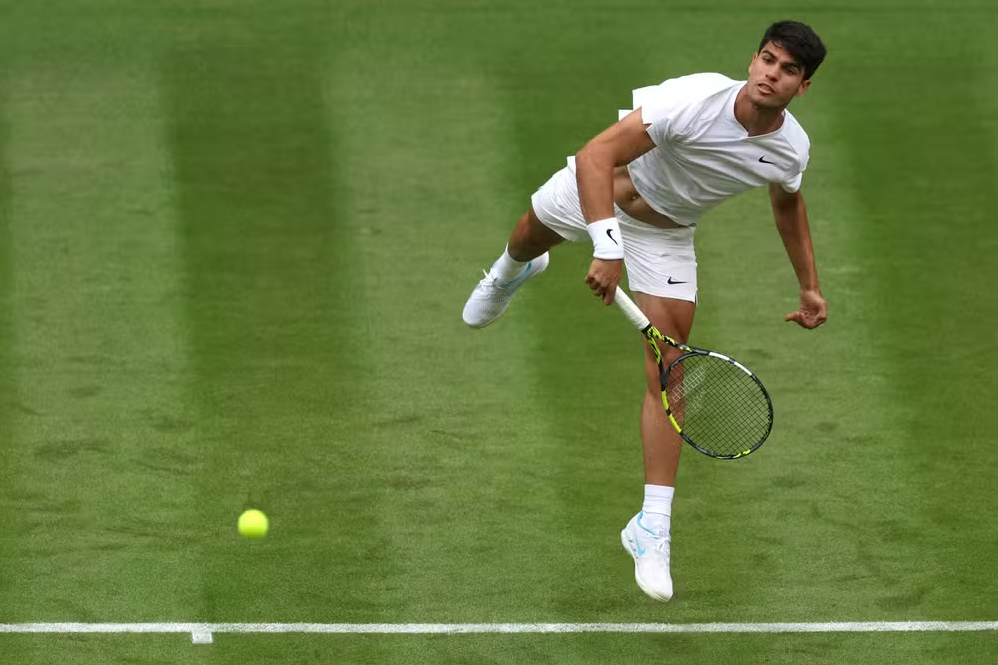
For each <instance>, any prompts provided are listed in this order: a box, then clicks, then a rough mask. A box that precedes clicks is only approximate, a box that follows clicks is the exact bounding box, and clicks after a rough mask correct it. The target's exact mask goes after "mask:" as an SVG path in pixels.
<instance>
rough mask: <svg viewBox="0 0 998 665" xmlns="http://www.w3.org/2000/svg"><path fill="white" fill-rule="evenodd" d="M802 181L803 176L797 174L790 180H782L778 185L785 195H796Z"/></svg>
mask: <svg viewBox="0 0 998 665" xmlns="http://www.w3.org/2000/svg"><path fill="white" fill-rule="evenodd" d="M803 181H804V174H803V173H798V174H797V175H795V176H794V177H793V178H791V179H790V180H784V181H783V182H781V183H780V186H781V187H783V191H784V192H786V193H787V194H796V193H797V192H798V191H799V190H800V186H801V183H802V182H803Z"/></svg>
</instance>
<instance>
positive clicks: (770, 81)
mask: <svg viewBox="0 0 998 665" xmlns="http://www.w3.org/2000/svg"><path fill="white" fill-rule="evenodd" d="M810 86H811V82H810V81H805V80H804V67H803V66H802V65H801V64H800V63H799V62H797V60H795V59H794V57H793V56H792V55H790V54H789V53H788V52H787V51H785V50H783V48H781V47H780V46H777V45H776V44H774V43H773V42H767V43H766V45H765V46H764V47H762V50H761V51H759V52H758V53H756V54H755V55H753V56H752V63H751V64H750V65H749V77H748V96H749V100H750V101H751V102H752V103H753V104H756V105H758V106H768V107H772V108H776V107H784V106H786V105H787V104H789V103H790V102H791V101H792V100H793V98H794V97H797V96H799V95H803V94H804V93H805V92H807V89H808V88H809V87H810Z"/></svg>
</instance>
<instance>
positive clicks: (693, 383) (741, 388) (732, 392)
mask: <svg viewBox="0 0 998 665" xmlns="http://www.w3.org/2000/svg"><path fill="white" fill-rule="evenodd" d="M666 383H667V385H666V397H667V398H668V401H669V406H670V409H671V411H672V415H673V417H674V418H675V419H676V422H677V423H679V426H680V427H681V428H682V430H683V434H684V435H686V437H687V438H688V439H689V440H691V441H692V442H693V443H694V444H695V445H697V446H698V447H700V448H704V449H705V450H707V451H709V452H710V453H712V454H715V455H718V456H733V455H738V454H740V453H742V452H744V451H746V450H749V449H751V448H753V447H755V446H756V445H757V444H758V443H760V442H761V441H762V440H763V439H765V438H766V436H767V435H768V434H769V430H770V428H771V427H772V411H771V408H770V402H769V398H768V397H767V395H766V393H765V391H764V390H763V388H762V386H760V385H759V383H758V382H757V381H756V380H755V379H754V378H753V377H752V376H751V375H750V374H748V373H747V372H745V371H744V370H742V369H741V368H740V367H738V366H737V365H734V364H732V363H730V362H728V361H727V360H725V359H724V358H718V357H716V356H709V355H702V354H691V355H686V356H683V357H682V358H681V359H680V360H679V361H678V362H676V363H674V364H673V365H672V366H671V368H670V370H669V373H668V376H667V379H666Z"/></svg>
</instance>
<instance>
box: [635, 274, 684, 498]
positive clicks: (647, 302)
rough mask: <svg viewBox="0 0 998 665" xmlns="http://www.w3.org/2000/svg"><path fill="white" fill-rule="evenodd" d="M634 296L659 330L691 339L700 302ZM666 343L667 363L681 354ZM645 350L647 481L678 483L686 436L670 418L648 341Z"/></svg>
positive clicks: (643, 417) (643, 424)
mask: <svg viewBox="0 0 998 665" xmlns="http://www.w3.org/2000/svg"><path fill="white" fill-rule="evenodd" d="M634 300H635V302H636V303H637V305H638V307H640V308H641V311H642V312H644V313H645V316H647V317H648V320H649V321H651V323H652V325H653V326H655V327H656V328H658V329H659V331H661V332H662V333H663V334H665V335H668V336H669V337H672V338H673V339H675V340H677V341H679V342H683V343H688V341H689V336H690V329H691V328H692V327H693V315H694V313H695V311H696V303H694V302H689V301H688V300H679V299H674V298H661V297H658V296H652V295H648V294H646V293H635V294H634ZM662 347H663V348H662V349H661V350H662V353H663V355H664V356H665V363H666V365H668V363H670V362H672V361H673V360H675V359H676V358H677V357H678V356H679V351H678V350H677V349H675V348H673V347H671V346H668V345H664V344H663V345H662ZM644 350H645V379H646V383H647V386H646V390H645V396H644V402H643V404H642V407H641V443H642V447H643V449H644V462H645V484H646V485H652V486H664V487H675V486H676V469H677V468H678V467H679V453H680V452H681V451H682V439H680V438H679V434H677V433H676V430H675V428H674V427H673V426H672V423H670V422H669V417H668V416H666V415H665V409H664V408H663V406H662V388H661V383H660V381H659V375H658V364H657V363H656V362H655V355H654V354H653V353H652V350H651V348H650V347H649V346H648V345H647V344H645V345H644Z"/></svg>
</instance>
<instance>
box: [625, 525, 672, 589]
mask: <svg viewBox="0 0 998 665" xmlns="http://www.w3.org/2000/svg"><path fill="white" fill-rule="evenodd" d="M643 515H644V512H640V513H638V514H637V515H635V516H634V517H632V518H631V521H630V522H628V523H627V526H626V527H624V530H623V531H621V532H620V542H621V543H622V544H623V545H624V549H625V550H627V552H628V554H630V555H631V556H632V557H633V558H634V579H635V581H636V582H637V583H638V586H639V587H641V590H642V591H644V592H645V593H646V594H648V595H649V596H651V597H652V598H654V599H655V600H657V601H660V602H663V603H665V602H668V600H669V599H670V598H672V575H671V574H670V573H669V534H668V532H666V533H665V534H664V535H662V534H660V533H659V532H657V531H652V530H651V529H649V528H648V527H646V526H645V525H644V524H642V523H641V518H642V516H643Z"/></svg>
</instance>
